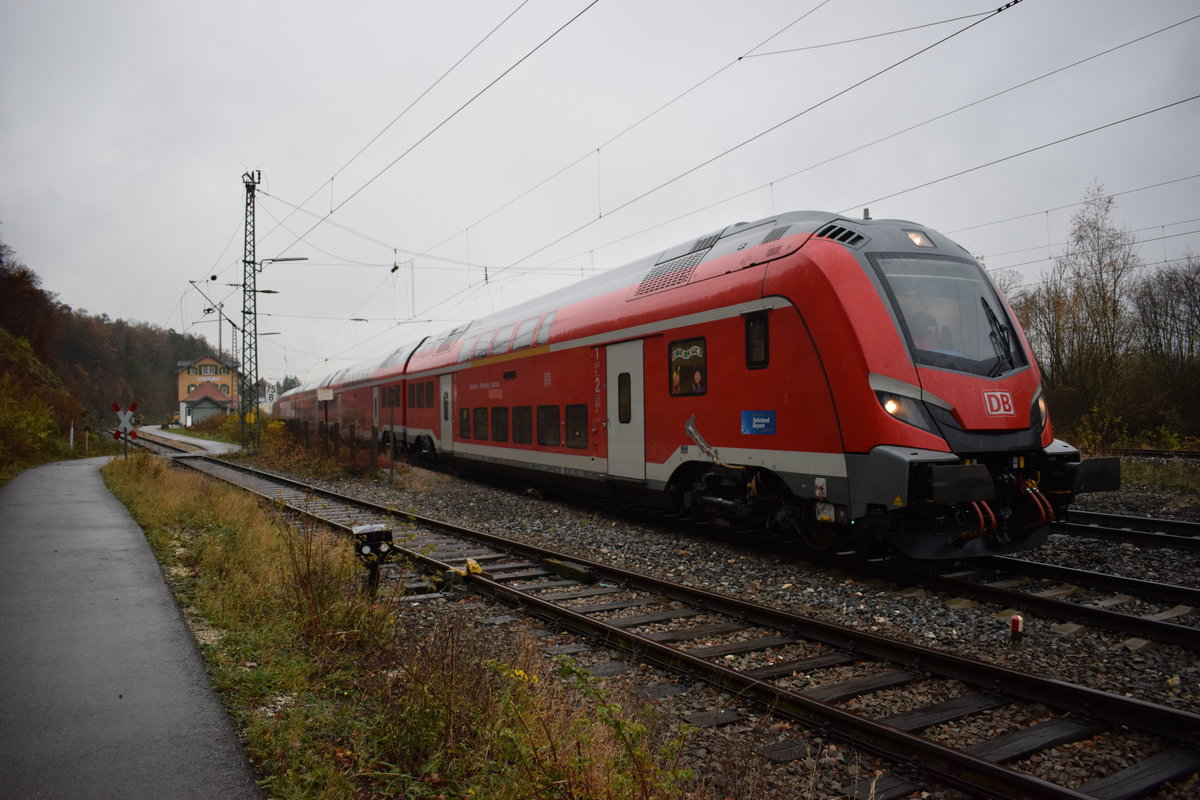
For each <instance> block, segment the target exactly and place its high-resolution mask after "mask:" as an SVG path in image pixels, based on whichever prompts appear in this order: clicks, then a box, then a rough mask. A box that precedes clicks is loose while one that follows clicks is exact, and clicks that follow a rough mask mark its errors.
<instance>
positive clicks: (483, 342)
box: [471, 331, 496, 358]
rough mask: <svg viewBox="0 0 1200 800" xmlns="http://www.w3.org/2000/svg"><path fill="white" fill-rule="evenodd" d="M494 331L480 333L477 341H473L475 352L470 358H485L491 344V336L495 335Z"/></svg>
mask: <svg viewBox="0 0 1200 800" xmlns="http://www.w3.org/2000/svg"><path fill="white" fill-rule="evenodd" d="M495 335H496V334H495V331H493V332H491V333H485V334H482V335H481V336H480V337H479V341H478V342H476V343H475V353H474V355H472V356H471V357H472V358H485V357H486V356H487V354H488V348H490V347H491V346H492V337H493V336H495Z"/></svg>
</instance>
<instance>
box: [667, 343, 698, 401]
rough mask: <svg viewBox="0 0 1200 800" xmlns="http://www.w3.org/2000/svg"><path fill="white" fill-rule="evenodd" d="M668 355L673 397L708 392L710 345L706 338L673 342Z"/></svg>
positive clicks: (669, 346) (668, 348)
mask: <svg viewBox="0 0 1200 800" xmlns="http://www.w3.org/2000/svg"><path fill="white" fill-rule="evenodd" d="M667 355H668V363H669V369H670V374H669V376H668V380H669V381H670V383H669V384H668V385H669V386H670V388H671V396H672V397H689V396H692V395H698V394H705V393H706V392H707V391H708V345H707V343H706V342H705V339H704V337H699V338H696V339H679V340H677V341H674V342H671V344H670V345H668V347H667Z"/></svg>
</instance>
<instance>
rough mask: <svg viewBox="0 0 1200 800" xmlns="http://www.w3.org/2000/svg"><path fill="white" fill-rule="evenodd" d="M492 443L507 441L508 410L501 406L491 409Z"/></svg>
mask: <svg viewBox="0 0 1200 800" xmlns="http://www.w3.org/2000/svg"><path fill="white" fill-rule="evenodd" d="M492 441H493V442H507V441H508V409H507V408H504V407H502V406H497V407H496V408H493V409H492Z"/></svg>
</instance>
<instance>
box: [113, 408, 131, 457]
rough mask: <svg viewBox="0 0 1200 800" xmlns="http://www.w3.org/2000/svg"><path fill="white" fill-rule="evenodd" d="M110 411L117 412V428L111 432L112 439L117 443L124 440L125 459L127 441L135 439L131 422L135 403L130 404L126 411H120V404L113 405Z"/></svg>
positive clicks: (127, 452)
mask: <svg viewBox="0 0 1200 800" xmlns="http://www.w3.org/2000/svg"><path fill="white" fill-rule="evenodd" d="M112 410H113V411H115V412H117V428H116V430H114V431H113V438H114V439H116V440H117V441H118V442H119V441H121V439H122V438H124V439H125V458H129V440H130V439H136V438H137V427H136V425H135V424H134V421H133V412H135V411H137V403H130V404H129V408H127V409H122V408H121V405H120V403H113V404H112Z"/></svg>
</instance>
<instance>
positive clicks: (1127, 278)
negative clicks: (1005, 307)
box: [1014, 183, 1142, 420]
mask: <svg viewBox="0 0 1200 800" xmlns="http://www.w3.org/2000/svg"><path fill="white" fill-rule="evenodd" d="M1115 207H1116V203H1115V201H1114V200H1113V198H1112V197H1109V196H1108V195H1106V194H1105V193H1104V187H1103V186H1101V185H1100V184H1099V183H1094V184H1092V186H1090V187H1089V188H1088V190H1087V191H1086V192H1085V193H1084V196H1083V203H1082V205H1081V207H1080V209H1079V210H1078V211H1077V212H1076V213H1075V214H1074V215H1073V216H1072V217H1071V235H1070V239H1069V242H1068V245H1067V249H1066V250H1065V251H1064V252H1063V253H1061V254H1060V255H1059V256H1057V257H1056V258H1055V262H1054V268H1053V269H1052V271H1051V273H1050V275H1049V276H1048V277H1047V278H1046V280H1045V281H1044V282H1043V283H1042V284H1041V285H1040V286H1038V287H1037V288H1035V289H1032V290H1030V291H1028V292H1024V293H1021V294H1019V295H1018V297H1017V298H1016V299H1015V301H1014V307H1015V310H1016V311H1017V314H1018V316H1019V317H1020V318H1021V320H1022V322H1023V324H1024V325H1025V327H1026V331H1027V334H1028V336H1029V338H1030V340H1031V344H1032V346H1033V348H1034V352H1035V354H1036V355H1037V357H1038V362H1039V364H1040V365H1041V367H1042V371H1043V375H1044V377H1045V381H1046V386H1047V390H1048V392H1049V393H1050V395H1051V399H1052V401H1053V402H1054V406H1055V410H1056V412H1057V413H1058V415H1059V417H1060V418H1062V417H1064V416H1065V417H1067V418H1068V419H1071V420H1079V419H1080V418H1082V417H1083V415H1085V414H1087V413H1089V412H1090V411H1091V410H1092V409H1095V408H1100V409H1111V408H1112V404H1113V403H1114V402H1115V400H1116V398H1117V395H1118V393H1119V390H1120V388H1121V385H1122V380H1123V377H1124V376H1123V370H1124V365H1125V363H1126V359H1125V356H1126V355H1127V354H1128V352H1129V351H1130V349H1131V331H1132V324H1133V318H1132V315H1131V313H1130V310H1129V303H1128V297H1129V293H1130V291H1131V289H1132V284H1133V281H1134V276H1135V270H1137V269H1138V268H1139V267H1140V266H1141V263H1142V261H1141V258H1140V257H1139V256H1138V255H1137V252H1136V247H1137V241H1136V240H1135V239H1134V237H1133V236H1132V235H1131V234H1130V233H1128V232H1127V231H1126V230H1122V229H1120V228H1118V227H1117V225H1116V224H1115V222H1114V221H1113V210H1114V209H1115ZM1110 413H1111V412H1110Z"/></svg>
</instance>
